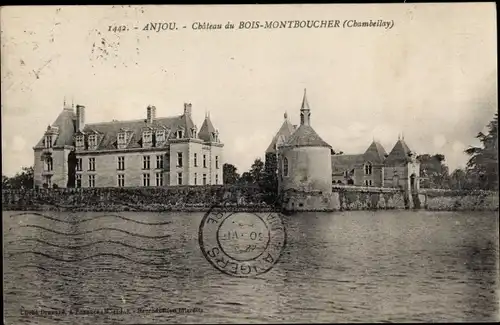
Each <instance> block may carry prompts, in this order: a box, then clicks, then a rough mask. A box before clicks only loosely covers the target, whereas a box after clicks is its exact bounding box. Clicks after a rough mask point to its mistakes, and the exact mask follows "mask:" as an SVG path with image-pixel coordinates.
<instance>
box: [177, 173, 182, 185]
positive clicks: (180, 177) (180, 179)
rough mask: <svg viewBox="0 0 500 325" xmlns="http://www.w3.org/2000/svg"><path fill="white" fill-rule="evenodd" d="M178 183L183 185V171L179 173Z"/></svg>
mask: <svg viewBox="0 0 500 325" xmlns="http://www.w3.org/2000/svg"><path fill="white" fill-rule="evenodd" d="M177 185H182V173H177Z"/></svg>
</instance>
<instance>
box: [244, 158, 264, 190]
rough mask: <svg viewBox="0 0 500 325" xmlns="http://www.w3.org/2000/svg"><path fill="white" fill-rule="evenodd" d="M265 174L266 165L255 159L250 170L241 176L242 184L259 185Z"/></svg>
mask: <svg viewBox="0 0 500 325" xmlns="http://www.w3.org/2000/svg"><path fill="white" fill-rule="evenodd" d="M263 174H264V163H263V162H262V160H261V159H260V158H257V159H255V161H254V162H253V164H252V166H251V167H250V170H249V171H247V172H244V173H243V174H241V177H240V183H243V184H254V185H259V184H260V182H261V180H262V178H263Z"/></svg>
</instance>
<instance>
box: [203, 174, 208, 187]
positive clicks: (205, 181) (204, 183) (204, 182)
mask: <svg viewBox="0 0 500 325" xmlns="http://www.w3.org/2000/svg"><path fill="white" fill-rule="evenodd" d="M203 185H207V174H203Z"/></svg>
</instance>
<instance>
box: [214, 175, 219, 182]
mask: <svg viewBox="0 0 500 325" xmlns="http://www.w3.org/2000/svg"><path fill="white" fill-rule="evenodd" d="M215 184H219V174H215Z"/></svg>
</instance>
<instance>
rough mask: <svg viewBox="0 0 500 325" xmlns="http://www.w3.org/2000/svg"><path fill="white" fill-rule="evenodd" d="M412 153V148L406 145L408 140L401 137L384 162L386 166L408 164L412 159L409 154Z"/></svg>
mask: <svg viewBox="0 0 500 325" xmlns="http://www.w3.org/2000/svg"><path fill="white" fill-rule="evenodd" d="M410 153H411V150H410V148H408V145H406V142H405V141H404V140H403V139H399V140H398V142H396V144H395V145H394V147H393V148H392V150H391V152H390V153H389V156H388V157H387V159H386V160H385V162H384V164H385V165H386V166H398V165H401V164H406V163H408V162H410V161H411V159H410V156H409V154H410Z"/></svg>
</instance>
